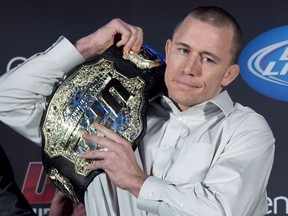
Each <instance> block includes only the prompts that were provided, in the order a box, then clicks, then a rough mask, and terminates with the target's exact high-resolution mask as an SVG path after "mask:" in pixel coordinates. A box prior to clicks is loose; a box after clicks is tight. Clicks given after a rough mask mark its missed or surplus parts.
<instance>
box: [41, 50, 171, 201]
mask: <svg viewBox="0 0 288 216" xmlns="http://www.w3.org/2000/svg"><path fill="white" fill-rule="evenodd" d="M165 66H166V65H165V61H164V59H163V58H162V57H161V55H159V54H158V53H156V52H155V51H153V50H152V49H151V48H149V47H147V46H142V48H141V49H140V51H139V52H138V53H133V52H129V53H124V54H123V52H122V49H121V48H118V47H116V46H115V45H113V46H112V47H110V48H109V49H108V50H107V51H106V52H105V53H103V54H102V55H100V56H99V57H97V59H94V60H92V61H88V62H85V63H84V64H81V65H80V66H77V67H76V68H75V69H73V70H72V71H71V72H70V73H69V75H68V78H67V79H65V80H64V81H63V83H62V84H61V85H60V86H59V87H58V88H57V90H56V91H55V93H54V94H53V96H52V97H51V100H50V102H49V105H48V108H47V110H46V112H45V113H44V115H43V119H42V122H41V130H42V137H43V166H44V168H45V171H46V172H47V174H48V175H49V177H50V178H51V179H52V181H53V183H54V184H55V186H56V187H57V188H58V189H59V190H60V191H62V192H63V193H65V194H66V196H67V197H69V198H70V199H71V200H73V201H75V202H82V203H84V192H85V190H86V188H87V187H88V185H89V184H90V182H91V181H92V180H93V179H94V177H95V176H97V175H98V174H99V173H101V172H103V171H102V170H96V171H90V170H88V168H87V167H88V165H89V164H91V163H93V162H94V160H90V159H84V158H80V157H79V154H80V153H83V152H89V151H93V150H97V149H98V150H99V149H101V146H99V145H98V144H97V143H92V142H88V141H86V140H84V139H82V135H83V133H84V132H85V131H86V132H88V133H89V134H95V135H98V136H103V134H100V132H98V131H96V130H95V129H94V128H93V124H95V123H97V124H102V125H104V126H105V127H107V128H109V129H111V130H113V131H115V132H116V133H117V134H119V135H120V136H122V137H124V138H125V139H127V140H128V141H130V142H131V143H132V147H133V150H135V148H136V147H137V144H138V143H139V142H140V141H141V139H142V138H143V136H144V134H145V131H146V117H145V111H146V107H147V102H148V99H149V98H151V97H152V96H154V95H156V94H157V93H159V92H160V91H161V90H163V88H164V78H163V77H164V70H165Z"/></svg>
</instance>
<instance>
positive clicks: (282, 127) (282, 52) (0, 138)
mask: <svg viewBox="0 0 288 216" xmlns="http://www.w3.org/2000/svg"><path fill="white" fill-rule="evenodd" d="M200 5H216V6H220V7H223V8H225V9H226V10H227V11H229V12H230V13H232V14H233V15H234V16H235V17H236V19H237V20H238V21H239V23H240V25H241V27H242V30H243V34H244V49H246V48H247V47H248V48H247V49H248V51H247V54H246V56H243V59H244V60H243V61H244V62H241V64H243V65H241V66H243V67H242V69H243V71H242V72H243V73H244V72H245V70H246V72H247V73H249V71H248V70H249V68H248V67H247V68H246V66H247V64H246V63H248V62H246V59H249V58H250V57H251V56H252V54H253V53H256V52H257V51H258V50H261V48H265V47H267V46H269V45H275V44H278V43H279V42H283V46H282V47H281V48H279V49H277V52H278V53H275V55H270V53H272V51H273V52H274V51H275V49H274V50H272V49H271V52H270V53H268V54H269V55H268V54H267V55H268V57H269V58H266V59H265V61H266V62H265V66H263V67H266V69H267V67H268V65H269V64H270V63H271V62H272V63H273V62H274V63H275V64H276V63H277V64H278V65H279V66H278V68H276V67H275V69H273V70H272V69H271V70H268V69H267V70H266V73H268V74H269V76H266V77H265V78H267V77H269V79H270V78H271V79H273V80H274V81H275V80H277V82H280V83H281V87H279V86H280V84H279V85H277V84H273V87H271V86H272V84H271V82H270V81H271V80H268V81H267V79H268V78H267V79H266V81H263V80H261V82H260V81H259V80H258V79H256V78H255V85H254V83H253V82H252V84H251V83H250V84H249V83H247V81H246V80H245V79H243V78H244V76H243V77H239V78H238V79H237V80H236V81H235V82H234V84H232V85H231V87H229V89H228V90H229V92H230V94H231V95H232V97H233V99H234V100H235V101H238V102H240V103H241V104H243V105H247V106H250V107H252V108H253V109H255V110H256V111H257V112H259V113H261V114H262V115H263V116H265V118H266V120H267V121H268V123H269V124H270V126H271V128H272V130H273V132H274V134H275V137H276V157H275V162H274V167H273V170H272V175H271V178H270V181H269V185H268V196H269V199H268V202H269V212H268V215H287V214H288V190H287V189H288V184H287V182H288V173H287V169H286V165H287V164H288V158H287V157H286V154H287V152H288V146H286V145H287V140H288V131H287V120H288V111H287V100H286V101H285V98H286V99H287V97H288V96H287V95H288V87H287V86H288V85H287V82H288V73H287V70H288V69H287V68H288V66H287V65H288V49H287V53H286V48H287V47H288V45H287V41H288V34H287V32H288V30H287V29H286V28H285V26H286V25H288V13H287V8H288V1H287V0H274V1H266V2H263V1H262V0H254V1H248V0H241V1H239V0H218V1H217V0H193V1H192V0H169V1H164V0H162V1H152V0H146V1H142V2H139V1H133V0H126V1H116V0H106V1H96V0H94V1H93V0H82V1H76V0H69V1H66V0H62V1H61V0H49V1H48V0H47V1H45V0H21V1H20V0H1V1H0V26H1V27H0V39H1V48H0V56H1V58H0V74H2V73H5V71H6V70H8V69H10V68H12V67H14V66H15V65H17V64H18V63H20V62H21V61H23V60H24V59H26V58H28V57H30V56H31V55H33V54H35V53H37V52H41V51H44V50H45V49H46V48H48V47H49V46H50V45H51V44H52V43H53V42H55V41H56V40H57V38H58V37H59V36H60V35H64V36H66V37H67V38H68V39H70V40H71V41H75V40H77V39H78V38H80V37H82V36H85V35H87V34H89V33H92V32H93V31H95V30H96V29H97V28H98V27H100V26H102V25H104V24H106V23H107V22H108V21H110V20H111V19H112V18H116V17H119V18H121V19H123V20H124V21H126V22H128V23H131V24H135V25H138V26H140V27H142V28H143V29H144V33H145V43H147V44H149V45H150V46H152V47H153V48H155V49H156V50H158V51H160V52H162V53H164V45H165V42H166V39H167V38H169V37H170V36H171V33H172V31H173V28H174V26H175V25H176V23H177V21H178V20H179V19H180V18H181V17H182V16H183V15H184V14H185V13H186V12H187V11H188V10H189V9H190V8H193V7H195V6H200ZM278 27H283V28H284V29H286V30H287V31H286V30H283V31H282V32H281V31H280V33H279V34H276V36H275V35H272V34H271V36H270V34H268V35H267V36H265V37H264V39H265V40H264V41H260V40H258V39H257V38H258V36H259V35H262V34H263V33H265V32H267V31H270V30H272V31H273V30H274V29H275V28H278ZM285 32H286V33H285ZM277 35H278V36H279V38H277V37H278V36H277ZM280 37H281V38H280ZM254 40H256V42H254V43H252V45H251V43H250V42H251V41H254ZM255 44H256V45H255ZM275 46H276V45H275ZM247 55H251V56H247ZM263 62H264V60H263ZM272 63H271V64H272ZM285 65H286V66H285ZM250 66H251V67H252V68H254V69H255V68H257V67H256V65H250ZM251 67H250V68H251ZM286 67H287V68H286ZM283 68H284V69H283ZM285 68H286V69H285ZM262 69H263V70H264V69H265V68H262ZM250 75H251V74H250ZM262 75H263V74H262ZM259 76H261V75H259ZM262 78H263V76H262V77H260V79H262ZM253 79H254V78H253ZM257 83H260V84H261V85H260V84H259V86H258V87H257V86H256V84H257ZM257 85H258V84H257ZM259 89H260V90H259ZM263 89H264V90H263ZM275 89H276V90H275ZM279 89H280V90H279ZM267 90H268V93H266V94H265V93H263V91H267ZM276 91H278V93H281V94H282V99H279V98H278V99H275V97H274V96H275V94H276ZM285 96H286V97H285ZM283 98H284V99H283ZM0 143H1V145H2V146H3V147H4V149H5V150H6V152H7V154H8V156H9V158H10V160H11V163H12V166H13V168H14V172H15V175H16V180H17V183H18V185H19V186H20V187H21V188H22V191H23V193H24V194H25V196H26V197H27V199H28V200H29V202H30V203H31V205H32V206H33V207H34V208H35V211H36V212H37V214H38V215H45V214H47V212H48V209H49V206H50V203H51V200H52V198H53V196H54V194H55V192H56V190H55V188H54V187H53V186H52V185H51V182H50V181H49V180H47V179H46V175H45V173H44V172H43V170H42V165H41V151H40V148H39V147H38V146H36V145H34V144H33V143H31V142H29V141H28V140H26V139H25V138H23V137H21V136H20V135H18V134H16V133H15V132H14V131H13V130H11V129H10V128H8V127H6V126H5V125H3V124H0ZM255 175H257V173H255ZM239 202H241V200H239Z"/></svg>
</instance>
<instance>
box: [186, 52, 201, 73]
mask: <svg viewBox="0 0 288 216" xmlns="http://www.w3.org/2000/svg"><path fill="white" fill-rule="evenodd" d="M184 73H185V74H187V75H193V76H199V74H200V73H201V65H200V61H199V57H197V56H196V55H195V54H192V55H191V56H189V58H188V59H187V61H186V64H185V68H184Z"/></svg>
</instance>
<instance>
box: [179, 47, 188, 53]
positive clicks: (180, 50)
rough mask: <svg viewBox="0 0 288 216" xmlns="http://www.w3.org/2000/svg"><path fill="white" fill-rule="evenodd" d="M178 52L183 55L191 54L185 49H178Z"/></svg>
mask: <svg viewBox="0 0 288 216" xmlns="http://www.w3.org/2000/svg"><path fill="white" fill-rule="evenodd" d="M178 51H179V52H180V53H181V54H189V50H188V49H185V48H178Z"/></svg>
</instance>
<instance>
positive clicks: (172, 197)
mask: <svg viewBox="0 0 288 216" xmlns="http://www.w3.org/2000/svg"><path fill="white" fill-rule="evenodd" d="M83 61H84V59H83V57H81V55H80V54H79V53H78V52H77V50H76V49H75V48H74V47H73V46H72V45H71V44H70V43H69V42H68V41H67V40H66V39H65V38H61V39H60V40H59V41H58V42H57V43H56V44H55V45H54V46H53V47H52V48H51V49H49V50H48V51H46V52H45V53H43V54H39V55H37V56H34V57H32V58H31V59H30V60H28V61H27V62H25V63H24V64H22V65H21V66H19V67H18V68H16V69H14V70H13V71H11V72H8V73H6V74H4V75H3V76H2V77H1V78H0V120H1V121H3V122H4V123H6V124H8V125H9V126H11V127H12V128H14V129H15V130H17V131H18V132H19V133H21V134H22V135H24V136H26V137H27V138H29V139H30V140H32V141H34V142H36V143H38V144H39V143H40V140H41V135H40V133H39V124H40V119H41V116H42V113H43V109H45V106H46V103H45V96H48V95H49V94H51V92H52V90H53V85H54V83H55V82H57V81H59V80H60V79H61V78H62V77H63V76H64V74H65V73H66V72H68V71H69V70H70V69H72V68H73V67H74V66H76V65H77V64H80V63H82V62H83ZM63 62H64V63H63ZM27 76H29V77H30V78H29V79H26V77H27ZM147 125H148V127H147V133H146V135H145V137H144V139H143V141H142V142H141V144H140V145H139V146H138V148H137V149H136V151H135V154H136V158H137V161H138V163H139V165H140V166H141V167H143V169H144V171H145V172H146V173H147V174H149V175H150V177H149V178H148V179H147V180H146V181H145V182H144V184H143V186H142V188H141V191H140V194H139V197H138V198H135V197H134V196H132V195H131V194H130V193H128V192H127V191H124V190H121V189H119V188H116V187H114V186H113V184H111V183H110V181H109V180H108V179H107V176H106V175H105V174H100V175H98V176H97V177H96V178H95V179H94V180H93V182H92V183H91V184H90V185H89V187H88V190H87V192H86V193H85V205H86V211H87V215H92V216H96V215H98V216H106V215H107V216H116V215H117V216H142V215H149V216H152V215H161V216H173V215H177V216H180V215H185V216H186V215H187V216H188V215H197V216H202V215H203V216H204V215H205V216H206V215H207V216H211V215H213V216H216V215H231V216H238V215H239V216H260V215H265V213H266V212H267V197H266V186H267V182H268V178H269V175H270V171H271V167H272V163H273V157H274V137H273V135H272V133H271V130H270V128H269V126H268V124H267V123H266V121H265V120H264V118H263V117H262V116H260V115H259V114H257V113H255V112H254V111H253V110H251V109H250V108H248V107H243V106H242V105H240V104H238V103H236V104H234V103H233V102H232V100H231V99H230V97H229V95H228V93H227V92H226V91H224V92H222V93H221V94H219V95H218V96H217V97H215V98H214V99H212V100H210V101H208V102H205V103H202V104H199V105H196V106H193V107H191V108H190V109H188V110H186V111H184V112H180V111H179V110H178V109H177V107H176V106H175V105H174V104H173V102H172V101H171V100H170V99H169V98H167V97H165V96H159V97H157V98H155V99H154V100H153V101H151V102H150V104H149V108H148V111H147Z"/></svg>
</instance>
